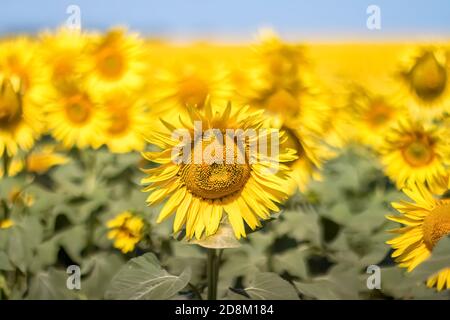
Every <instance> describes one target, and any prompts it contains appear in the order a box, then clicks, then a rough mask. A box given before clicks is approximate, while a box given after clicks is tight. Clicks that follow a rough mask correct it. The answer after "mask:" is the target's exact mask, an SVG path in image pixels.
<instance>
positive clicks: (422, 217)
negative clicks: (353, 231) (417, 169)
mask: <svg viewBox="0 0 450 320" xmlns="http://www.w3.org/2000/svg"><path fill="white" fill-rule="evenodd" d="M403 192H404V193H405V194H406V195H407V196H408V197H409V198H411V199H412V200H413V201H414V202H406V201H401V202H395V203H392V206H393V207H394V208H395V209H396V210H398V211H399V212H400V213H401V214H402V215H401V216H387V218H388V219H389V220H392V221H394V222H398V223H401V224H403V225H405V226H403V227H401V228H398V229H394V230H391V232H392V233H396V234H399V236H398V237H396V238H394V239H392V240H389V241H387V244H389V245H391V246H392V248H393V249H394V252H393V253H392V257H393V258H395V262H397V263H398V265H399V267H403V268H407V270H408V272H410V271H412V270H414V268H416V267H417V266H418V265H419V264H421V263H422V262H424V261H425V260H426V259H428V258H429V257H430V256H431V254H432V251H433V248H434V246H435V245H436V244H437V243H438V242H439V240H441V239H442V238H443V237H445V236H446V235H448V234H450V199H435V198H434V197H433V195H432V193H431V192H430V191H429V190H428V189H427V188H426V187H425V186H424V185H422V184H412V185H411V186H410V187H408V188H405V189H403ZM448 270H449V269H448V268H446V269H443V270H441V271H440V272H439V273H438V274H435V275H431V276H430V278H429V279H428V281H427V285H428V286H429V287H434V286H436V287H437V289H438V290H439V291H440V290H442V289H444V288H447V289H450V273H449V272H448Z"/></svg>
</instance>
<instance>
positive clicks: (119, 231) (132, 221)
mask: <svg viewBox="0 0 450 320" xmlns="http://www.w3.org/2000/svg"><path fill="white" fill-rule="evenodd" d="M106 225H107V227H108V229H109V232H108V239H114V247H115V248H117V249H119V250H120V251H122V252H123V253H128V252H130V251H133V250H134V248H135V246H136V244H137V243H138V242H139V241H141V239H142V237H143V230H144V220H142V218H141V217H139V216H136V215H134V214H133V213H131V212H130V211H124V212H122V213H121V214H119V215H117V216H116V217H114V218H113V219H111V220H108V222H107V223H106Z"/></svg>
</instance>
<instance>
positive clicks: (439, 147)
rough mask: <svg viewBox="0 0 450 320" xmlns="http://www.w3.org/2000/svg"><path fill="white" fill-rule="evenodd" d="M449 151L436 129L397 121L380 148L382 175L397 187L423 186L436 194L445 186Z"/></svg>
mask: <svg viewBox="0 0 450 320" xmlns="http://www.w3.org/2000/svg"><path fill="white" fill-rule="evenodd" d="M449 151H450V149H449V146H448V144H447V142H446V141H445V134H444V132H443V131H442V130H441V129H440V128H438V127H435V126H425V125H423V124H421V123H419V122H413V121H399V123H398V124H397V125H396V126H394V127H393V128H392V129H391V130H390V131H389V132H387V133H386V138H385V141H384V143H383V146H382V147H380V153H381V162H382V163H383V165H384V168H385V172H386V174H387V176H388V177H389V178H390V179H391V180H393V181H395V183H396V186H397V188H399V189H401V188H403V187H404V186H405V185H406V184H407V183H415V182H417V183H425V184H426V185H427V186H428V187H429V188H430V189H431V190H432V191H433V192H436V193H442V192H443V191H445V189H446V187H447V185H446V181H447V166H448V159H449Z"/></svg>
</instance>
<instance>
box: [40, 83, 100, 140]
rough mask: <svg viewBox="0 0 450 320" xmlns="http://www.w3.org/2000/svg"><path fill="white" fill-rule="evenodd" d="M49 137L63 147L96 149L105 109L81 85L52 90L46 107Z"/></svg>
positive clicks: (67, 85) (71, 84) (73, 84)
mask: <svg viewBox="0 0 450 320" xmlns="http://www.w3.org/2000/svg"><path fill="white" fill-rule="evenodd" d="M45 110H46V117H47V125H48V128H49V130H50V133H51V135H52V136H53V137H54V138H55V139H56V140H57V141H60V142H62V144H63V146H64V147H66V148H71V147H73V146H77V147H78V148H85V147H88V146H91V147H93V148H98V147H99V146H100V145H101V144H102V143H103V142H104V132H105V131H106V128H107V126H108V115H107V113H106V112H105V108H104V106H103V105H101V104H100V103H99V102H98V100H97V99H96V98H95V97H94V95H92V94H91V93H90V92H89V91H88V90H87V89H86V88H85V87H84V86H83V85H82V84H79V83H77V84H75V83H70V84H66V85H64V86H62V87H60V88H55V89H54V90H53V92H52V95H51V96H49V101H48V102H47V104H46V109H45Z"/></svg>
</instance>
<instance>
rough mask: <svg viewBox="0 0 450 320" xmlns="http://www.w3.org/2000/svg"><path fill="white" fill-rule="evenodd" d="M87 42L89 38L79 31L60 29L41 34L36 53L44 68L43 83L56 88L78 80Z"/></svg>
mask: <svg viewBox="0 0 450 320" xmlns="http://www.w3.org/2000/svg"><path fill="white" fill-rule="evenodd" d="M89 40H90V37H89V36H88V35H85V34H83V33H81V32H79V30H73V29H67V28H61V29H60V30H58V31H57V32H56V33H50V32H44V33H42V34H41V35H40V42H41V45H40V50H39V51H38V52H39V58H40V60H41V61H42V63H43V66H44V68H43V70H44V72H45V79H46V80H45V81H46V82H47V83H51V84H53V85H56V86H58V84H60V83H65V82H67V81H73V79H79V78H80V77H81V76H82V74H81V70H80V67H81V65H82V63H81V62H82V61H83V57H84V54H85V53H86V47H87V44H88V43H89Z"/></svg>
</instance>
